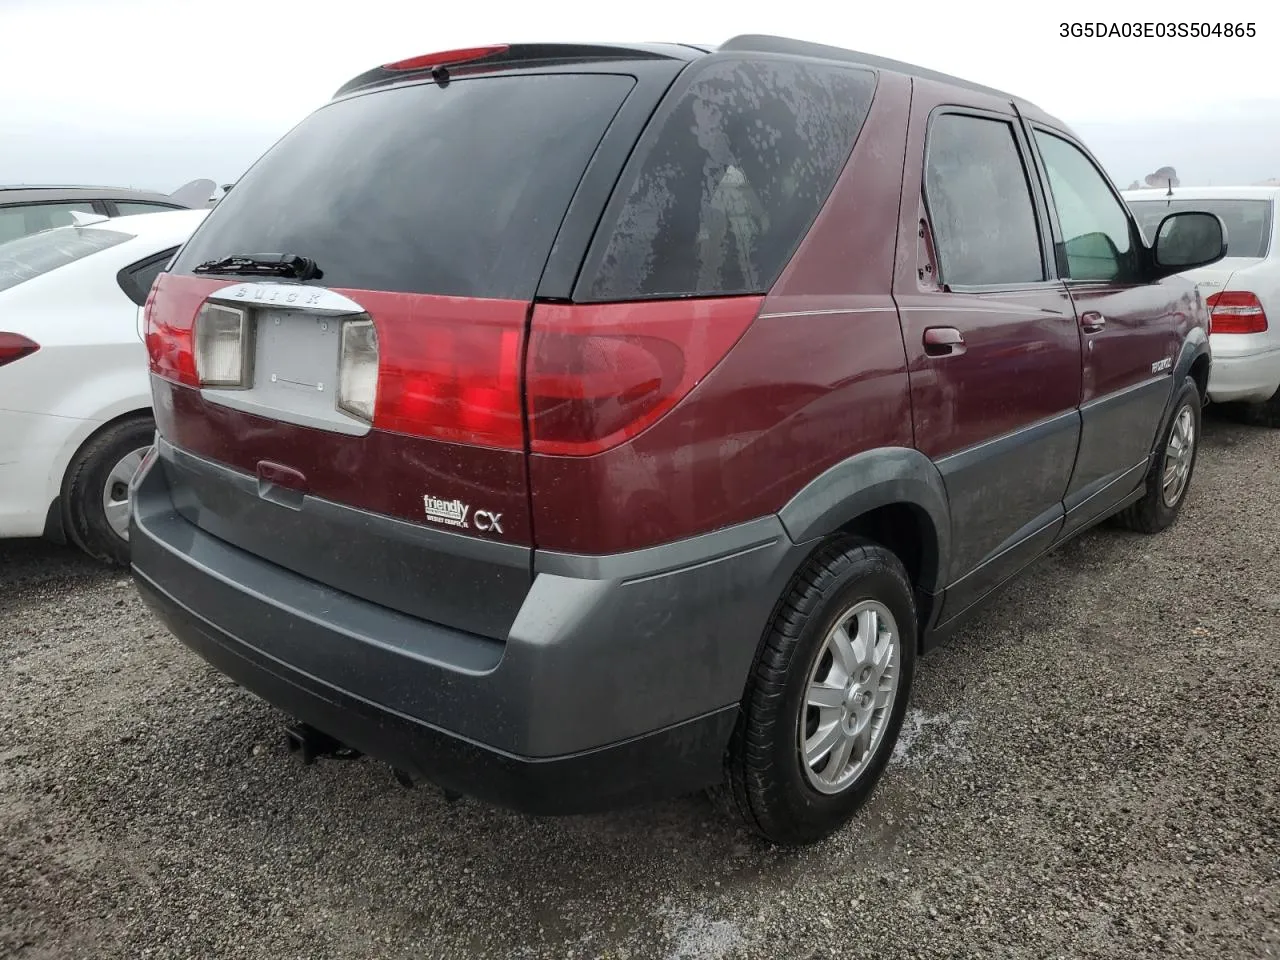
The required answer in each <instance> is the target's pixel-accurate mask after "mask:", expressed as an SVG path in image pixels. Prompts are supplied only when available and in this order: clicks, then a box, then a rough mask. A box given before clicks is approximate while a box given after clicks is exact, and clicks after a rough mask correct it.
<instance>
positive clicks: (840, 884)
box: [0, 418, 1280, 960]
mask: <svg viewBox="0 0 1280 960" xmlns="http://www.w3.org/2000/svg"><path fill="white" fill-rule="evenodd" d="M1277 531H1280V431H1277V432H1268V431H1265V430H1260V429H1256V428H1249V427H1244V426H1240V425H1237V424H1234V423H1231V422H1228V421H1225V420H1221V419H1215V418H1210V419H1208V420H1207V421H1206V423H1205V431H1204V448H1203V449H1202V451H1201V456H1200V462H1199V464H1198V466H1197V469H1196V476H1195V478H1194V481H1193V486H1192V491H1191V497H1190V499H1189V501H1188V502H1187V503H1186V505H1185V508H1184V511H1183V515H1182V519H1181V520H1180V521H1179V523H1178V524H1177V525H1176V526H1175V527H1174V528H1173V529H1172V530H1170V531H1168V532H1167V533H1165V534H1163V535H1161V536H1158V537H1154V538H1147V537H1142V536H1138V535H1133V534H1126V533H1121V532H1118V531H1116V530H1112V529H1103V530H1101V531H1096V532H1093V533H1090V534H1088V535H1086V536H1084V537H1082V538H1080V539H1078V540H1076V541H1074V542H1072V543H1069V544H1067V545H1066V546H1065V547H1063V548H1062V549H1061V550H1059V551H1057V552H1056V553H1055V554H1053V555H1051V556H1050V557H1048V558H1047V559H1045V560H1044V561H1042V562H1041V563H1040V564H1038V565H1037V566H1036V567H1034V568H1033V569H1032V570H1031V571H1030V572H1029V573H1028V574H1026V575H1024V576H1023V577H1022V578H1021V579H1020V580H1019V581H1018V582H1017V583H1016V584H1015V585H1014V586H1012V587H1011V588H1010V589H1008V590H1007V591H1006V592H1005V593H1004V594H1003V595H1002V597H1001V598H1000V599H999V600H998V601H996V602H995V603H994V604H993V605H992V606H991V607H990V608H989V609H988V611H987V612H986V613H985V614H984V615H983V616H982V617H981V618H980V619H979V620H978V621H977V622H976V623H975V624H973V625H972V626H971V627H970V628H968V629H967V630H966V631H965V632H964V633H963V634H962V635H961V636H959V637H958V638H957V639H956V640H955V641H953V642H952V643H951V644H949V645H948V646H947V647H944V648H942V649H940V650H938V651H937V652H935V653H933V654H931V655H930V656H928V657H926V658H925V659H924V661H922V663H921V666H920V672H919V674H918V679H917V685H916V688H915V691H914V696H913V708H912V711H911V713H910V714H909V715H908V722H907V726H906V728H905V729H904V737H903V743H902V744H901V745H900V747H899V750H898V753H897V754H896V756H895V760H894V763H893V765H892V766H891V768H890V770H889V772H888V774H887V775H886V777H885V779H884V780H883V781H882V784H881V786H880V788H879V790H878V791H877V793H876V794H875V796H874V797H873V800H872V801H871V803H870V804H869V805H868V806H867V807H866V808H865V809H864V810H863V811H862V813H861V814H860V815H859V816H858V818H857V819H856V820H855V821H854V822H853V824H852V825H851V826H850V827H849V828H847V829H846V830H844V831H843V832H841V833H840V834H838V835H837V836H836V837H834V838H832V839H831V840H829V841H827V842H825V843H823V844H821V845H819V846H817V847H814V848H810V849H807V850H803V851H799V852H787V851H780V850H776V849H772V848H769V847H767V846H765V845H763V844H760V843H757V842H756V841H754V840H752V839H750V838H749V837H747V836H746V835H745V834H744V833H743V832H742V831H741V830H740V829H739V828H738V827H737V826H736V824H734V822H733V821H732V820H729V819H727V818H725V817H723V816H722V815H720V814H719V812H718V811H717V810H716V809H715V807H714V806H713V805H712V803H710V802H709V801H708V800H707V799H705V798H703V797H701V796H699V797H690V798H684V799H679V800H675V801H671V802H669V803H665V804H662V805H659V806H653V807H646V808H641V809H637V810H629V811H623V812H618V813H614V814H610V815H606V816H596V817H581V818H572V819H562V820H537V819H532V818H527V817H522V816H517V815H513V814H510V813H507V812H504V811H501V810H496V809H492V808H488V807H485V806H482V805H480V804H478V803H475V802H471V801H468V800H462V801H458V802H456V803H452V804H451V803H448V802H446V801H445V799H444V798H443V796H442V795H441V794H440V793H438V792H436V791H433V790H431V789H429V788H422V789H418V790H412V791H410V790H405V789H404V788H402V787H400V786H398V785H397V784H396V782H395V781H394V780H393V778H392V775H391V772H390V771H389V770H388V769H387V768H386V767H384V766H381V765H379V764H377V763H374V762H371V761H364V760H362V761H354V762H353V761H340V760H332V761H323V760H322V761H319V762H317V763H316V764H315V765H313V766H308V767H304V766H302V765H301V764H300V763H298V762H297V761H296V760H295V759H294V758H293V757H291V756H290V755H289V754H288V753H287V752H286V749H285V746H284V742H283V737H282V723H283V718H282V717H281V716H280V715H279V714H277V713H276V712H274V711H273V710H272V709H270V708H269V707H267V706H266V705H264V704H262V703H261V702H259V701H257V700H256V699H254V698H253V697H251V696H250V695H249V694H247V693H245V692H243V691H241V690H240V689H239V688H237V687H235V686H234V685H232V684H231V683H229V682H228V681H225V680H224V679H222V678H221V677H220V676H219V675H218V674H216V673H215V672H214V671H213V670H211V669H210V668H208V667H206V666H205V665H204V664H203V662H202V661H200V660H199V659H198V658H196V657H195V656H194V655H193V654H191V653H189V652H187V651H186V650H185V649H184V648H182V647H180V646H179V645H178V644H177V642H176V641H174V640H172V638H170V637H169V636H168V635H167V634H166V633H165V631H164V630H163V628H161V627H160V626H159V625H158V624H157V622H156V621H155V620H154V619H153V618H152V617H151V615H150V614H149V612H148V611H147V609H146V608H145V607H144V606H143V605H142V603H141V602H140V601H139V600H138V598H137V596H136V594H135V592H134V589H133V587H132V585H131V583H130V581H129V579H128V578H127V576H125V575H124V574H123V573H121V572H119V571H109V570H103V569H102V568H99V567H98V566H96V565H95V564H94V563H93V562H91V561H89V560H87V559H83V558H81V557H79V556H78V555H77V554H76V553H74V552H72V551H70V550H68V549H65V548H57V547H53V546H50V545H47V544H42V543H31V542H13V543H8V544H3V543H0V955H2V956H5V957H20V958H24V960H35V958H42V960H43V958H50V960H52V958H58V960H69V958H82V957H83V958H94V960H103V958H126V957H127V958H131V960H136V958H148V957H150V958H165V960H167V958H185V957H193V958H194V957H199V958H213V957H235V958H245V960H251V958H271V960H286V958H303V957H306V958H322V957H323V958H331V957H332V958H354V957H362V958H363V957H378V958H410V957H413V958H426V957H450V958H455V957H510V958H513V960H515V958H519V960H524V958H541V957H555V958H578V957H582V958H587V957H591V958H595V957H609V958H625V957H629V958H640V957H659V958H681V960H694V958H728V957H753V958H754V957H787V958H790V957H795V958H808V960H819V958H830V960H835V958H853V957H872V956H878V957H886V958H892V957H963V956H987V957H1099V958H1101V957H1107V958H1114V957H1140V956H1169V955H1173V956H1186V955H1199V956H1204V957H1214V958H1222V957H1274V956H1280V800H1278V797H1277V794H1278V791H1280V556H1278V554H1280V541H1278V538H1277Z"/></svg>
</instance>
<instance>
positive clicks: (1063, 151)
mask: <svg viewBox="0 0 1280 960" xmlns="http://www.w3.org/2000/svg"><path fill="white" fill-rule="evenodd" d="M1031 129H1032V136H1033V138H1034V141H1035V143H1036V147H1037V151H1038V155H1039V160H1040V165H1041V168H1042V169H1043V172H1044V179H1045V183H1046V189H1047V192H1048V194H1049V196H1050V199H1051V204H1050V209H1051V213H1052V214H1053V223H1054V232H1055V240H1056V241H1057V242H1056V245H1055V250H1056V254H1057V257H1058V261H1059V262H1058V268H1059V270H1060V272H1061V273H1062V276H1063V277H1064V279H1065V280H1066V284H1067V289H1068V290H1069V291H1070V293H1071V299H1072V302H1073V303H1074V306H1075V312H1076V318H1077V322H1078V323H1079V325H1080V331H1081V336H1082V337H1083V338H1084V352H1083V374H1084V377H1083V390H1082V395H1081V404H1080V414H1081V434H1080V453H1079V455H1078V456H1077V458H1076V465H1075V470H1074V472H1073V473H1072V476H1071V485H1070V487H1069V489H1068V490H1067V495H1066V499H1065V506H1066V510H1067V520H1066V525H1065V530H1064V532H1065V533H1070V532H1071V531H1072V530H1076V529H1079V528H1080V527H1082V526H1084V525H1086V524H1088V523H1089V522H1090V521H1092V520H1094V519H1096V518H1097V517H1099V516H1101V515H1102V514H1104V513H1106V512H1107V511H1108V510H1110V509H1111V508H1112V507H1114V506H1115V504H1116V503H1118V502H1119V501H1120V500H1122V499H1123V498H1124V497H1125V496H1127V495H1128V494H1129V493H1131V492H1132V491H1133V490H1134V489H1135V488H1136V487H1137V486H1138V484H1140V483H1141V482H1142V479H1143V477H1144V476H1145V471H1146V467H1147V463H1148V457H1149V455H1150V453H1151V449H1152V446H1153V444H1154V442H1155V436H1156V431H1157V429H1158V427H1159V424H1160V421H1161V418H1162V417H1163V414H1164V410H1165V406H1166V405H1167V404H1168V402H1169V398H1170V394H1171V392H1172V389H1173V365H1174V361H1175V360H1176V358H1177V352H1178V348H1179V346H1180V345H1181V343H1182V339H1183V337H1184V336H1185V335H1186V333H1187V331H1188V329H1189V327H1190V325H1191V323H1192V318H1191V316H1190V314H1189V312H1188V310H1187V307H1188V305H1189V300H1188V299H1187V298H1188V297H1189V294H1190V290H1191V288H1190V284H1189V283H1188V282H1187V281H1186V280H1184V279H1182V278H1179V277H1169V278H1166V279H1165V280H1162V281H1159V282H1156V283H1149V282H1148V281H1147V280H1146V278H1145V276H1144V266H1143V256H1142V247H1143V239H1142V234H1141V232H1140V231H1139V230H1138V227H1137V224H1136V223H1135V222H1134V220H1133V218H1132V216H1131V214H1130V212H1129V209H1128V207H1127V206H1126V205H1125V204H1124V202H1123V201H1122V200H1121V198H1120V195H1119V193H1118V191H1117V190H1116V189H1115V187H1114V186H1113V185H1112V183H1111V181H1110V180H1109V179H1108V178H1107V176H1106V175H1105V174H1104V173H1103V172H1102V169H1101V168H1100V167H1099V166H1098V164H1097V163H1096V162H1095V161H1094V160H1093V158H1092V157H1091V156H1090V155H1089V154H1088V152H1087V151H1086V150H1085V149H1084V148H1083V147H1082V146H1081V145H1080V144H1079V143H1077V142H1075V141H1074V140H1072V139H1071V138H1070V137H1069V136H1067V135H1066V134H1064V133H1062V132H1060V131H1056V130H1051V129H1049V128H1047V127H1042V126H1040V125H1032V127H1031Z"/></svg>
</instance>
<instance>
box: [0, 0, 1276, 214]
mask: <svg viewBox="0 0 1280 960" xmlns="http://www.w3.org/2000/svg"><path fill="white" fill-rule="evenodd" d="M1006 3H1008V5H1007V6H1003V5H1001V4H998V3H997V2H994V0H969V2H967V3H958V2H955V0H913V2H911V3H883V2H878V3H849V2H847V0H845V2H840V3H834V2H832V3H822V4H820V3H817V2H806V0H772V2H760V0H735V2H731V3H726V2H723V0H717V2H706V0H703V2H699V0H643V2H640V3H635V4H627V3H623V2H619V0H611V2H607V3H605V2H602V3H598V4H596V5H594V6H593V7H588V6H586V5H585V4H584V5H583V6H582V7H581V8H579V9H582V10H586V9H590V10H593V11H594V12H592V13H590V14H583V13H581V12H574V10H575V8H571V7H570V6H569V5H567V4H564V3H557V2H556V0H541V2H530V0H524V2H518V3H517V2H509V0H464V2H448V0H435V2H427V0H356V2H353V0H342V2H332V0H289V2H281V0H243V2H226V0H221V2H208V0H0V37H3V38H4V40H3V43H2V44H0V47H2V48H3V50H2V53H0V183H19V182H27V183H38V182H46V183H48V182H88V183H103V184H111V185H121V186H126V185H127V186H139V187H150V188H159V189H163V190H166V191H168V190H172V189H174V188H176V187H178V186H179V185H181V184H182V183H184V182H186V181H188V180H192V179H196V178H201V177H208V178H210V179H213V180H216V181H217V182H219V183H223V182H227V181H230V180H234V179H235V178H236V177H238V176H239V175H240V174H241V173H242V172H243V170H244V168H245V167H246V166H248V165H249V164H250V163H252V162H253V160H254V159H256V158H257V156H258V155H259V154H261V153H262V151H263V150H265V149H266V148H267V147H269V146H270V145H271V144H272V143H273V142H274V141H275V140H276V139H277V138H278V137H280V136H281V135H282V134H283V133H285V132H286V131H287V130H288V129H289V128H290V127H291V126H292V125H293V124H294V123H296V122H297V121H298V120H300V119H301V118H302V117H303V116H305V115H306V114H307V113H309V112H310V111H311V110H312V109H314V108H315V107H317V106H319V105H320V104H322V103H324V102H325V101H326V100H327V99H328V98H329V96H330V95H331V94H332V93H333V91H334V90H335V89H336V88H337V87H339V86H340V85H341V84H342V83H343V82H345V81H346V80H347V79H349V78H350V77H352V76H354V75H355V74H357V73H360V72H362V71H364V70H366V69H368V68H369V67H371V66H374V65H376V64H379V63H386V62H389V61H392V60H395V59H398V58H402V57H406V56H411V55H414V54H420V53H425V52H429V51H432V50H442V49H449V48H453V47H460V46H469V45H475V44H482V43H493V42H513V41H516V42H518V41H541V40H601V41H610V40H627V41H636V40H673V41H685V42H695V43H696V42H702V43H719V42H722V41H724V40H726V39H728V38H729V37H730V36H732V35H734V34H737V33H772V34H779V35H784V36H793V37H797V38H800V39H809V40H819V41H822V42H826V43H832V44H836V45H839V46H845V47H851V48H853V49H857V50H863V51H866V52H868V53H875V54H879V55H882V56H888V57H894V58H897V59H903V60H908V61H911V62H915V63H919V64H922V65H925V66H929V67H931V68H933V69H936V70H941V71H943V72H946V73H953V74H956V75H959V76H962V77H966V78H968V79H971V80H974V81H977V82H980V83H984V84H987V85H990V86H994V87H997V88H999V89H1003V90H1008V91H1010V92H1012V93H1016V94H1019V95H1021V96H1023V97H1025V98H1026V99H1028V100H1031V101H1033V102H1035V103H1037V104H1038V105H1040V106H1041V107H1043V108H1044V109H1045V110H1047V111H1049V112H1050V113H1052V114H1054V115H1056V116H1058V117H1060V118H1062V119H1064V120H1066V121H1067V122H1068V123H1071V124H1072V125H1073V126H1075V127H1076V129H1077V131H1078V132H1080V134H1081V135H1082V136H1083V137H1085V139H1086V140H1087V141H1088V142H1089V143H1090V145H1091V146H1092V147H1093V148H1094V150H1095V151H1096V152H1097V153H1098V154H1099V156H1100V157H1101V159H1102V162H1103V163H1104V164H1105V165H1106V166H1107V167H1108V169H1109V171H1110V173H1111V175H1112V176H1113V178H1115V179H1116V180H1117V181H1118V182H1120V186H1122V187H1124V186H1127V185H1128V183H1129V181H1131V180H1134V179H1137V178H1139V177H1141V176H1143V175H1145V174H1146V173H1149V172H1151V171H1152V170H1154V169H1156V168H1157V167H1160V166H1163V165H1165V164H1169V165H1172V166H1174V167H1175V168H1176V169H1177V171H1178V173H1179V175H1180V177H1181V178H1182V181H1183V183H1186V184H1190V183H1203V182H1208V181H1212V182H1215V183H1225V182H1229V181H1233V180H1234V181H1244V182H1252V181H1256V180H1261V179H1264V178H1267V177H1280V69H1277V66H1276V62H1277V56H1276V53H1275V51H1276V50H1277V49H1280V12H1276V13H1272V12H1270V9H1272V8H1274V9H1276V10H1277V11H1280V7H1276V6H1275V5H1274V4H1273V3H1272V2H1271V0H1223V2H1218V3H1214V4H1208V3H1188V2H1176V0H1175V2H1169V0H1166V2H1162V3H1152V2H1149V0H1131V2H1129V3H1125V4H1123V5H1120V4H1111V3H1103V2H1095V0H1090V2H1084V3H1078V4H1072V5H1068V4H1062V3H1057V4H1052V5H1049V4H1045V5H1043V7H1042V8H1040V9H1039V10H1038V9H1037V8H1036V7H1034V6H1032V5H1031V4H1029V3H1028V4H1017V5H1014V4H1013V3H1011V2H1008V0H1006ZM984 8H985V9H984ZM1121 10H1123V11H1124V13H1123V14H1121V13H1120V11H1121ZM1002 11H1007V12H1002ZM1065 11H1069V12H1065ZM1113 11H1114V12H1113ZM1121 16H1123V17H1124V19H1128V20H1162V21H1174V22H1178V21H1193V20H1194V21H1202V20H1205V19H1209V18H1222V19H1224V20H1225V19H1228V18H1229V19H1230V20H1232V21H1233V22H1247V21H1253V22H1255V23H1256V24H1257V33H1258V36H1257V37H1255V38H1254V39H1243V40H1228V39H1220V40H1219V39H1210V40H1196V39H1185V40H1167V41H1166V40H1156V39H1149V40H1148V39H1110V40H1084V39H1063V38H1061V37H1060V36H1059V24H1060V23H1061V22H1062V20H1063V19H1070V20H1073V21H1093V20H1103V21H1111V20H1114V19H1118V18H1120V17H1121Z"/></svg>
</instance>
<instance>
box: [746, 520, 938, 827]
mask: <svg viewBox="0 0 1280 960" xmlns="http://www.w3.org/2000/svg"><path fill="white" fill-rule="evenodd" d="M842 630H843V639H841V631H842ZM915 654H916V609H915V602H914V599H913V596H912V591H911V583H910V581H909V580H908V578H907V573H906V570H905V569H904V568H903V566H902V563H901V562H900V561H899V560H898V558H897V557H896V556H894V555H893V553H891V552H890V551H889V550H886V549H885V548H884V547H882V546H880V545H879V544H876V543H872V542H870V541H867V540H862V539H853V538H851V539H846V540H843V541H841V542H838V543H834V544H832V545H830V546H827V547H824V548H822V549H821V550H819V551H818V553H817V554H816V555H815V556H814V557H813V558H812V559H811V560H810V561H809V562H808V563H807V564H806V565H805V567H804V568H803V569H802V570H801V572H800V574H799V576H798V577H797V578H796V579H795V580H794V581H793V583H792V585H791V587H790V588H789V590H788V593H787V596H786V597H785V598H784V599H783V602H782V604H781V606H780V607H779V609H778V612H777V614H776V616H775V617H774V621H773V623H772V625H771V626H770V628H769V633H768V636H767V637H766V639H765V642H764V645H763V647H762V649H761V650H760V653H759V654H758V656H757V658H756V663H755V666H754V667H753V668H752V671H751V676H750V679H749V680H748V684H747V690H746V695H745V697H744V698H743V703H742V713H741V716H740V718H739V721H738V726H737V729H736V730H735V732H734V736H733V740H732V742H731V744H730V748H729V755H728V761H727V781H728V783H727V786H728V789H729V791H730V792H731V794H732V797H733V800H734V805H735V806H736V808H737V811H738V813H739V814H740V816H741V817H742V819H743V820H744V821H745V822H746V824H747V826H748V827H749V828H750V829H751V830H753V831H754V832H756V833H757V834H759V835H760V836H762V837H764V838H765V839H767V840H770V841H772V842H774V843H777V844H783V845H789V846H796V845H801V844H809V843H814V842H817V841H819V840H821V839H823V838H824V837H826V836H828V835H830V834H831V833H833V832H835V831H836V830H838V829H839V828H840V827H842V826H844V825H845V824H846V823H847V822H848V821H849V820H850V818H852V816H853V815H854V813H855V812H856V811H857V810H858V808H859V807H861V806H862V804H863V803H864V802H865V801H866V799H867V798H868V797H869V796H870V794H871V792H872V790H873V789H874V788H875V785H876V783H877V782H878V781H879V779H880V776H881V774H882V773H883V772H884V768H885V765H886V764H887V763H888V761H889V757H890V755H891V754H892V753H893V748H894V745H895V744H896V742H897V739H898V731H899V729H900V728H901V726H902V718H903V716H904V715H905V713H906V709H907V701H908V698H909V697H910V693H911V677H912V673H913V671H914V668H915ZM828 743H830V746H827V744H828ZM824 746H825V747H826V749H825V750H824Z"/></svg>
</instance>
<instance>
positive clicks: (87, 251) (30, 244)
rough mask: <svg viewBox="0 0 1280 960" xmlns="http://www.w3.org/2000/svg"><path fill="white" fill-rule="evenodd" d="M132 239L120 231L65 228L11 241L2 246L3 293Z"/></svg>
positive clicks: (0, 282)
mask: <svg viewBox="0 0 1280 960" xmlns="http://www.w3.org/2000/svg"><path fill="white" fill-rule="evenodd" d="M132 239H133V235H132V234H128V233H124V232H123V231H120V230H104V229H101V228H98V227H61V228H59V229H56V230H46V231H45V232H43V233H35V234H32V235H31V236H28V237H21V238H19V239H17V240H13V241H10V242H9V243H6V244H4V245H2V246H0V290H8V289H9V288H10V287H16V286H17V285H18V284H20V283H24V282H25V281H27V280H31V279H34V278H35V277H39V276H42V275H43V274H46V273H48V272H50V271H51V270H56V269H58V268H59V267H65V266H66V265H67V264H69V263H74V262H75V261H77V260H80V259H83V258H84V257H87V256H90V255H91V254H95V253H98V252H99V251H101V250H106V249H108V248H110V247H114V246H115V245H116V244H118V243H124V242H125V241H126V240H132Z"/></svg>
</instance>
